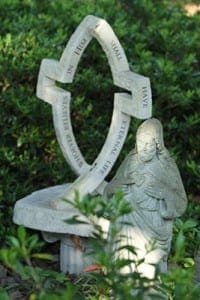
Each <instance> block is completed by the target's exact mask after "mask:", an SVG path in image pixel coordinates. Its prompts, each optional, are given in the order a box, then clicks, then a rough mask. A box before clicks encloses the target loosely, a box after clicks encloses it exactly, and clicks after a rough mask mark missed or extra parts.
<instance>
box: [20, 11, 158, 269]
mask: <svg viewBox="0 0 200 300" xmlns="http://www.w3.org/2000/svg"><path fill="white" fill-rule="evenodd" d="M92 38H96V39H97V41H98V42H99V43H100V45H101V46H102V49H103V51H104V52H105V54H106V56H107V58H108V63H109V65H110V68H111V72H112V77H113V82H114V84H115V85H116V86H118V87H122V88H124V89H125V90H127V91H128V92H129V93H125V92H124V93H115V94H114V109H113V115H112V120H111V124H110V129H109V132H108V135H107V138H106V141H105V144H104V146H103V147H102V149H101V152H100V153H99V155H98V157H97V158H96V160H95V161H94V162H93V164H92V165H89V164H88V163H87V162H86V161H85V159H84V155H83V154H82V153H81V151H80V149H79V147H78V145H77V143H76V139H75V137H74V133H73V130H72V124H71V117H70V99H71V94H70V93H69V92H68V91H66V90H64V89H61V88H59V87H58V86H56V81H60V82H63V83H71V82H73V78H74V75H75V72H76V69H77V66H78V63H79V60H80V58H81V56H82V54H83V52H84V51H85V49H86V47H87V45H88V44H89V42H90V41H91V39H92ZM37 96H38V97H39V98H41V99H42V100H44V101H46V102H48V103H49V104H50V105H52V110H53V122H54V127H55V131H56V135H57V139H58V142H59V144H60V147H61V149H62V152H63V155H64V157H65V158H66V160H67V162H68V163H69V165H70V166H71V167H72V169H73V170H74V172H75V173H76V174H77V175H78V178H77V180H75V182H74V183H72V184H71V185H62V186H55V187H51V188H47V189H43V190H40V191H37V192H35V193H33V194H31V195H29V196H27V197H25V198H23V199H21V200H19V201H17V203H16V205H15V208H14V222H15V223H17V224H23V225H24V226H26V227H30V228H33V229H37V230H41V231H42V232H43V236H44V239H45V240H47V241H48V242H53V241H55V240H57V239H60V240H61V269H62V270H65V271H66V270H67V269H68V268H69V270H70V272H73V271H74V272H80V270H81V269H82V266H83V265H84V264H85V262H83V260H84V258H83V256H82V253H80V252H79V251H78V252H76V251H75V252H76V255H77V259H78V260H79V263H78V265H79V267H78V265H77V266H76V267H75V266H72V264H74V262H73V260H75V259H76V258H75V256H76V255H75V256H74V257H73V258H72V256H71V254H70V255H68V254H69V253H68V254H66V255H65V254H64V253H65V252H66V251H68V250H69V249H71V248H70V247H71V246H69V245H67V244H66V240H67V239H68V241H69V235H79V236H82V237H88V236H90V235H91V232H92V231H93V228H92V226H91V225H83V224H82V225H76V226H74V225H69V224H66V223H65V220H66V219H69V218H71V217H73V216H74V215H79V216H80V213H79V212H78V211H77V210H75V209H74V208H73V207H71V206H70V205H69V204H68V203H66V202H65V201H63V198H65V199H70V200H73V198H74V190H78V192H79V195H80V198H82V197H83V196H84V195H85V194H87V193H93V192H95V193H98V194H102V193H103V190H104V188H105V186H106V182H105V181H104V178H105V177H106V176H107V174H108V173H109V172H110V170H111V168H112V166H113V164H114V163H115V161H116V159H117V157H118V155H119V153H120V151H121V149H122V147H123V144H124V141H125V138H126V136H127V133H128V129H129V123H130V119H131V117H136V118H140V119H146V118H149V117H150V116H151V108H152V100H151V87H150V81H149V79H148V78H146V77H144V76H141V75H139V74H135V73H133V72H131V71H130V69H129V65H128V61H127V58H126V55H125V52H124V50H123V48H122V46H121V45H120V42H119V41H118V39H117V37H116V35H115V33H114V32H113V30H112V28H111V27H110V25H109V24H108V23H107V22H106V21H105V20H103V19H100V18H98V17H95V16H87V17H85V18H84V19H83V21H82V22H81V23H80V25H79V26H78V27H77V29H76V31H75V32H74V34H73V35H72V36H71V38H70V40H69V41H68V43H67V46H66V48H65V49H64V51H63V54H62V56H61V58H60V61H57V60H53V59H43V60H42V63H41V66H40V72H39V76H38V84H37ZM80 217H81V218H82V219H84V220H85V218H84V217H83V216H80ZM98 222H100V225H102V226H103V228H104V227H105V228H104V230H105V231H106V230H107V228H108V222H107V221H106V220H104V219H102V220H98ZM66 249H68V250H66ZM72 252H73V251H71V253H72Z"/></svg>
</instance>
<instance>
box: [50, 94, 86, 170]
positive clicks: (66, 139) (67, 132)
mask: <svg viewBox="0 0 200 300" xmlns="http://www.w3.org/2000/svg"><path fill="white" fill-rule="evenodd" d="M60 96H61V97H60V99H59V101H56V102H55V104H54V105H53V121H54V128H55V131H56V136H57V140H58V143H59V145H60V147H61V150H62V152H63V155H64V157H65V159H66V160H67V162H68V164H69V165H70V166H71V168H72V169H73V171H74V172H75V173H76V174H77V175H81V174H85V173H86V172H87V171H89V169H90V165H89V164H87V162H86V161H85V159H84V157H83V155H82V153H81V151H80V149H79V147H78V145H77V143H76V140H75V137H74V134H73V129H72V125H71V118H70V101H71V94H70V93H69V92H67V91H66V92H65V93H63V94H61V95H60Z"/></svg>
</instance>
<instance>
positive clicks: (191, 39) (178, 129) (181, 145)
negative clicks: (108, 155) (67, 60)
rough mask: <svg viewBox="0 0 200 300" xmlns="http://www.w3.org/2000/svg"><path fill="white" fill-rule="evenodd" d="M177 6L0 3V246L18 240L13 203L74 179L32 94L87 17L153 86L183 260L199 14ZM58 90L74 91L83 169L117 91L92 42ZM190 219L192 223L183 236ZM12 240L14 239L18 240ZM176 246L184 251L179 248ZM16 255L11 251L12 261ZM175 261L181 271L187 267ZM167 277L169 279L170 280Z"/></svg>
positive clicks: (192, 185) (191, 187)
mask: <svg viewBox="0 0 200 300" xmlns="http://www.w3.org/2000/svg"><path fill="white" fill-rule="evenodd" d="M183 2H184V3H185V2H187V1H169V0H163V1H147V0H140V1H139V0H134V1H132V0H124V1H121V0H120V1H117V0H109V1H108V0H99V1H92V0H86V1H81V0H73V1H61V0H52V1H48V0H43V1H38V0H1V1H0V19H1V28H0V90H1V94H0V106H1V109H0V120H1V121H0V131H1V137H0V166H1V167H0V222H1V228H0V241H1V245H2V247H3V246H4V245H5V237H6V236H7V235H9V236H13V237H16V236H18V234H19V233H17V229H16V228H15V227H14V226H13V225H12V211H13V206H14V203H15V201H16V200H17V199H19V198H22V197H23V196H25V195H27V194H29V193H31V192H32V191H34V190H37V189H39V188H43V187H47V186H51V185H55V184H59V183H63V182H70V181H72V180H74V179H75V176H74V174H73V173H72V171H71V170H70V168H69V166H68V165H67V163H66V162H65V160H64V158H63V156H62V154H61V151H60V149H59V146H58V143H57V141H56V137H55V132H54V129H53V123H52V112H51V108H50V106H49V105H48V104H46V103H44V102H42V101H40V100H39V99H37V98H36V95H35V87H36V83H37V76H38V71H39V66H40V63H41V60H42V59H43V58H45V57H46V58H54V59H57V60H58V59H59V58H60V56H61V53H62V51H63V50H64V47H65V45H66V43H67V41H68V40H69V38H70V36H71V34H72V32H73V31H74V30H75V29H76V27H77V25H78V24H79V23H80V22H81V20H82V19H83V18H84V17H85V16H86V15H88V14H94V15H96V16H99V17H102V18H104V19H106V20H107V21H108V23H109V24H110V25H111V26H112V28H113V30H114V31H115V33H116V35H117V36H118V38H119V40H120V42H121V44H122V46H123V47H124V49H125V52H126V55H127V58H128V61H129V63H130V67H131V70H133V71H134V72H138V73H140V74H143V75H145V76H148V77H150V79H151V86H152V93H153V116H154V117H157V118H159V119H160V120H161V122H162V123H163V125H164V136H165V143H166V146H167V148H168V149H169V150H170V152H171V153H172V155H173V156H174V157H175V160H176V162H177V164H178V166H179V169H180V171H181V175H182V178H183V182H184V185H185V188H186V191H187V193H188V196H189V200H190V205H189V209H188V211H187V214H186V216H185V218H184V220H183V221H177V222H179V223H176V224H175V233H176V234H178V240H179V242H177V245H176V242H174V245H176V246H175V247H178V249H179V250H178V251H179V252H180V254H181V255H182V254H183V252H184V253H185V255H186V258H189V257H191V256H192V254H193V252H194V251H196V250H197V248H198V247H199V244H198V242H197V241H198V240H199V212H200V211H199V195H198V191H199V188H200V185H199V182H200V180H199V179H200V165H199V156H198V148H199V144H200V140H199V135H198V134H197V133H198V129H199V125H200V116H199V101H198V99H199V96H200V90H199V83H200V73H199V33H198V32H199V27H200V17H199V16H200V15H199V14H196V15H194V16H193V17H189V16H187V14H186V13H185V11H184V10H183V7H182V6H181V5H182V4H183ZM195 2H197V1H195ZM63 88H65V89H67V90H69V91H70V92H71V93H72V109H71V116H72V121H73V129H74V132H75V135H76V137H77V141H78V143H79V146H80V149H81V150H82V152H83V154H84V155H85V158H86V160H87V161H88V162H90V163H91V162H93V160H94V158H95V157H96V156H97V155H98V153H99V150H100V148H101V147H102V145H103V143H104V140H105V137H106V134H107V130H108V127H109V122H110V119H111V114H112V106H113V93H114V92H117V91H118V90H119V89H118V88H117V87H114V86H113V83H112V78H111V72H110V70H109V67H108V64H107V60H106V57H105V54H104V53H103V51H102V49H101V48H100V46H99V45H98V43H97V42H95V41H92V42H91V44H90V45H89V47H88V49H87V50H86V52H85V53H84V55H83V58H82V59H81V61H80V64H79V66H78V70H77V72H76V76H75V80H74V83H73V84H70V85H68V86H64V87H63ZM139 123H140V121H138V120H132V123H131V127H130V131H129V135H128V137H127V140H126V144H125V147H124V149H123V151H122V154H121V156H120V159H119V161H120V160H122V159H123V158H124V156H125V155H126V154H127V152H128V151H129V150H130V149H131V148H132V147H133V144H134V142H135V132H136V128H137V126H138V125H139ZM119 161H118V162H117V164H116V166H115V167H114V169H113V171H112V173H111V175H110V177H111V176H112V175H113V174H114V172H115V170H116V167H117V165H118V164H119ZM108 179H109V178H108ZM188 218H189V219H192V220H194V221H192V222H196V224H197V225H196V226H194V227H190V228H188V229H185V228H183V227H182V226H184V225H183V224H185V223H184V222H186V223H187V219H188ZM180 222H183V224H182V223H180ZM189 222H190V221H189ZM189 224H190V225H191V223H189ZM193 224H194V223H193ZM185 226H186V225H185ZM187 226H188V223H187ZM26 239H27V243H31V241H30V240H29V239H28V238H27V237H26ZM33 239H34V238H33ZM17 240H18V242H19V241H20V237H19V236H18V237H17ZM17 240H16V238H12V239H11V241H10V243H11V245H12V246H11V247H12V251H14V250H13V247H14V244H13V243H16V245H15V247H17V243H18V242H17ZM181 241H183V244H184V245H187V247H185V246H184V247H183V246H182V244H181V243H182V242H181ZM19 243H21V242H19ZM20 245H21V244H19V245H18V246H19V249H20V247H21V246H20ZM26 247H27V245H26ZM3 249H4V248H3ZM16 249H17V248H16ZM16 249H15V251H14V253H17V254H16V255H17V257H19V256H20V253H19V252H16ZM186 249H189V250H186ZM188 251H189V253H187V252H188ZM5 255H6V254H5ZM9 255H10V254H9ZM13 255H14V254H13ZM27 255H30V253H28V254H27ZM4 259H6V257H4ZM9 259H10V258H9ZM13 259H14V258H13ZM176 259H177V257H176ZM179 263H180V264H181V265H184V264H185V263H186V261H185V259H184V260H183V261H179ZM186 264H187V263H186ZM188 264H189V265H190V264H191V262H188ZM184 276H186V275H184ZM184 276H183V277H184ZM188 276H189V275H188ZM172 277H173V278H174V280H175V277H176V275H175V273H174V275H172ZM69 293H70V292H69ZM73 293H74V292H72V294H73ZM0 295H1V297H2V299H7V298H6V297H7V296H6V294H5V291H3V290H0ZM63 295H64V294H63ZM60 297H61V296H60ZM62 297H66V296H62ZM177 297H178V296H177ZM32 299H34V298H32ZM48 299H50V296H49V298H48ZM52 299H53V298H52ZM60 299H62V298H60ZM69 299H70V297H69ZM77 299H78V298H77ZM91 299H92V298H91Z"/></svg>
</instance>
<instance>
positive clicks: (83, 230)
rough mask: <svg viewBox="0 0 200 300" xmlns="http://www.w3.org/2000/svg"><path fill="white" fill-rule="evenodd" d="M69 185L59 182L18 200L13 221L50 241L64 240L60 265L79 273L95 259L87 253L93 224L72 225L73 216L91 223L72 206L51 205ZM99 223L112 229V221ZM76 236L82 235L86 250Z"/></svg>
mask: <svg viewBox="0 0 200 300" xmlns="http://www.w3.org/2000/svg"><path fill="white" fill-rule="evenodd" d="M67 186H69V184H63V185H57V186H53V187H48V188H45V189H41V190H38V191H36V192H33V193H32V194H30V195H28V196H26V197H24V198H22V199H20V200H18V201H17V202H16V204H15V207H14V215H13V221H14V223H16V224H18V225H24V226H25V227H28V228H31V229H36V230H40V231H42V234H43V237H44V239H45V240H46V241H47V242H50V243H51V242H55V241H57V240H60V267H61V270H62V271H63V272H69V273H70V274H79V273H81V272H82V271H83V269H84V267H86V266H88V265H89V264H90V263H92V262H93V261H92V260H91V259H90V258H88V257H86V256H85V252H87V250H89V249H90V242H89V239H88V237H89V236H91V235H92V232H93V231H94V230H93V226H92V225H90V224H68V223H66V222H65V221H66V220H67V219H70V218H72V217H73V216H79V217H78V219H80V220H82V221H86V222H88V219H87V218H86V217H84V216H83V215H81V214H80V212H79V211H78V210H77V209H75V208H73V207H72V206H70V204H69V209H65V210H56V209H54V208H52V207H51V205H50V203H51V200H52V198H56V197H58V196H59V195H61V194H62V193H63V192H64V191H65V190H66V188H67ZM98 224H100V225H101V226H103V230H104V231H105V232H107V230H108V225H109V224H108V220H106V219H103V218H102V219H100V220H98ZM72 235H76V236H78V237H80V241H81V243H82V249H84V251H82V250H80V249H79V248H77V247H75V245H74V243H73V240H72V239H71V236H72Z"/></svg>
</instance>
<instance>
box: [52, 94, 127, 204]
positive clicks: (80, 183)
mask: <svg viewBox="0 0 200 300" xmlns="http://www.w3.org/2000/svg"><path fill="white" fill-rule="evenodd" d="M119 98H120V93H116V94H115V100H114V112H113V116H112V121H111V125H110V128H109V132H108V135H107V138H106V141H105V143H104V146H103V148H102V149H101V152H100V154H99V155H98V157H97V158H96V160H95V161H94V163H93V164H92V167H91V168H90V170H89V172H87V173H86V174H84V175H82V176H80V177H79V178H77V180H75V182H74V183H73V184H72V185H71V186H70V187H69V189H66V191H65V192H64V193H63V195H62V197H63V198H66V199H70V200H73V199H74V191H75V190H78V192H79V197H80V199H82V198H83V197H84V196H85V195H86V194H88V193H93V192H94V191H96V192H98V193H99V194H101V193H102V189H101V184H102V183H103V181H104V178H105V177H106V176H107V175H108V173H109V172H110V170H111V168H112V167H113V165H114V163H115V161H116V159H117V157H118V156H119V153H120V150H121V148H122V146H123V144H124V141H125V139H126V136H127V133H128V129H129V124H130V116H128V115H127V114H123V113H121V111H120V110H119V105H118V103H119ZM65 205H66V204H65V203H64V202H63V206H62V203H59V205H58V206H59V209H62V207H63V208H64V207H65ZM53 206H54V207H55V208H56V202H54V203H53Z"/></svg>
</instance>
